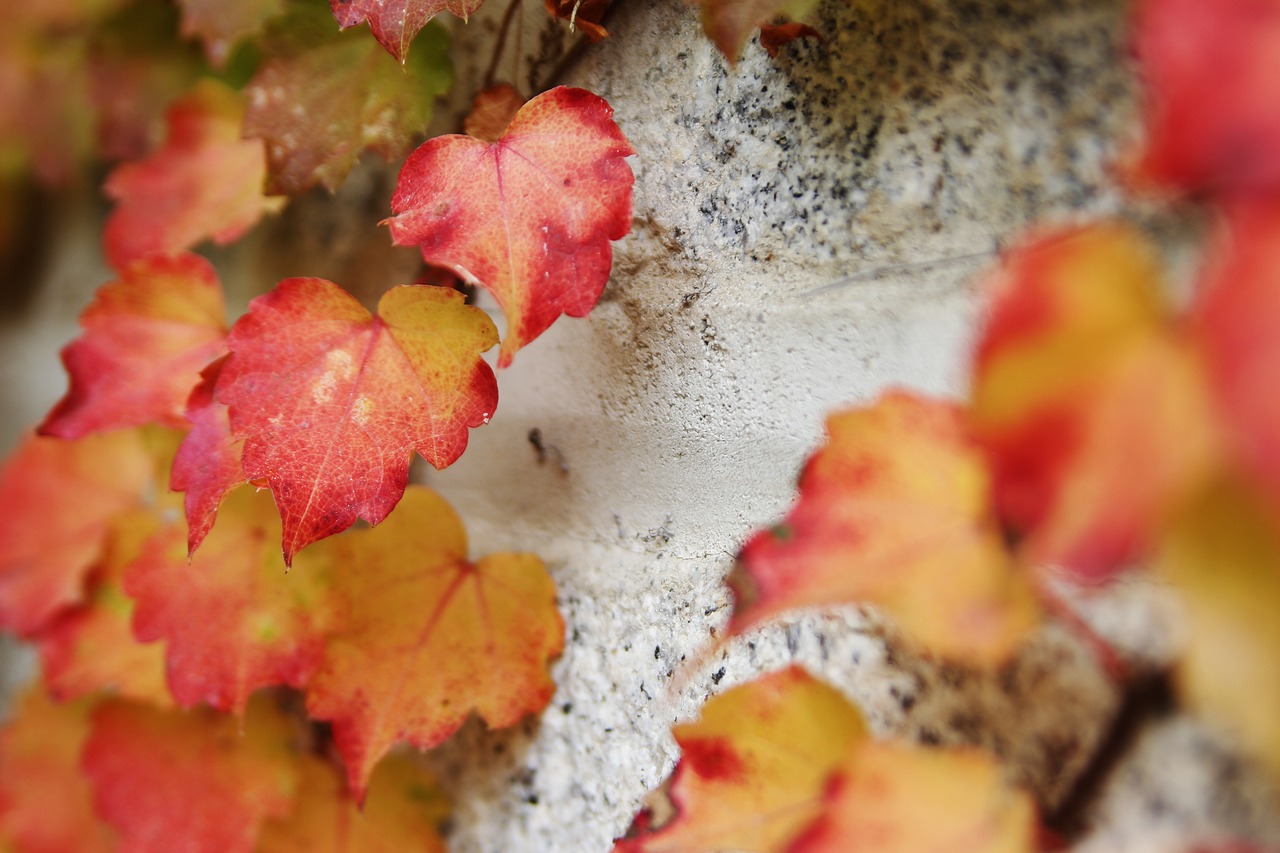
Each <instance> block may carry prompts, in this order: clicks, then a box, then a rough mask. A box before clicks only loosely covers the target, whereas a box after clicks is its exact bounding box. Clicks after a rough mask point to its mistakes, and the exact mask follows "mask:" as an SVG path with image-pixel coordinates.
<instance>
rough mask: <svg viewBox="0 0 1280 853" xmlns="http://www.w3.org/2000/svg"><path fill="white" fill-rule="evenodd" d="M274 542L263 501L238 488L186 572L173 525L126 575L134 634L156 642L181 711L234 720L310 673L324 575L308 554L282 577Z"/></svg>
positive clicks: (320, 624) (183, 548) (320, 626)
mask: <svg viewBox="0 0 1280 853" xmlns="http://www.w3.org/2000/svg"><path fill="white" fill-rule="evenodd" d="M279 541H280V524H279V521H278V519H277V516H276V512H275V508H274V507H273V506H272V503H271V497H270V496H269V495H267V494H264V493H256V492H254V490H252V489H241V490H239V491H237V492H234V493H233V494H231V495H230V496H229V497H228V498H227V501H226V503H225V504H224V505H223V509H222V512H221V514H220V516H219V519H218V525H217V526H216V527H215V528H214V530H213V532H212V533H211V534H210V535H209V538H208V539H207V540H206V541H205V543H204V547H202V548H201V549H200V551H199V552H198V553H197V554H195V556H194V557H192V559H191V560H190V562H189V563H188V560H187V536H186V531H185V529H184V528H183V526H182V525H181V524H174V525H168V526H167V527H165V528H164V529H161V530H159V531H157V532H156V534H155V535H154V536H152V537H151V538H150V539H149V540H148V541H147V542H146V544H145V545H143V547H142V551H141V554H140V555H139V557H138V559H137V560H135V561H134V562H133V563H132V564H131V565H130V566H129V567H128V569H127V571H126V574H125V581H124V584H125V590H126V591H127V592H128V593H129V595H130V596H132V597H133V598H134V600H135V601H136V602H137V607H136V610H135V612H134V617H133V625H134V632H135V634H136V635H137V638H138V640H140V641H141V642H144V643H150V642H155V641H157V640H164V641H165V648H166V651H165V659H166V661H167V662H168V673H169V679H168V680H169V689H170V690H171V691H172V693H173V696H174V698H175V699H177V700H178V702H179V704H181V705H183V706H184V707H188V708H189V707H192V706H194V705H196V704H199V703H201V702H204V703H207V704H209V705H211V706H213V707H214V708H217V709H219V710H222V711H230V712H234V713H236V714H242V713H243V712H244V709H245V704H246V703H247V702H248V700H249V695H250V694H251V693H253V691H254V690H256V689H257V688H259V687H269V686H274V685H289V686H291V687H301V686H302V685H303V684H304V683H305V682H306V679H307V678H308V677H309V676H310V675H311V673H312V672H313V671H314V670H315V668H316V667H317V666H318V665H319V663H320V656H321V653H322V651H323V636H324V632H325V631H326V630H327V629H328V627H329V623H330V621H331V619H332V612H331V607H330V604H329V588H330V584H331V581H330V579H329V573H330V572H331V571H332V570H333V566H332V565H331V563H330V561H329V560H328V559H327V557H326V555H325V554H323V553H321V552H318V551H316V552H309V553H307V554H304V555H302V556H301V557H300V558H299V560H298V562H297V565H296V566H295V570H294V571H292V572H288V573H286V572H285V567H284V563H283V562H282V561H281V559H280V549H279V548H278V547H277V543H278V542H279Z"/></svg>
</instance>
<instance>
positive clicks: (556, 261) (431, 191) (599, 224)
mask: <svg viewBox="0 0 1280 853" xmlns="http://www.w3.org/2000/svg"><path fill="white" fill-rule="evenodd" d="M612 116H613V110H612V109H611V108H610V107H609V105H608V103H606V102H605V101H604V100H603V99H602V98H600V97H597V96H596V95H593V94H591V93H590V92H587V91H585V90H583V89H571V88H566V87H559V88H556V89H552V90H550V91H549V92H544V93H542V94H541V95H539V96H537V97H536V98H534V99H533V100H531V101H529V102H528V103H527V104H525V105H524V106H523V107H522V108H521V109H520V111H519V112H518V113H516V116H515V118H514V119H513V120H512V121H511V124H510V125H509V126H508V127H507V129H506V132H505V133H504V134H503V135H502V137H501V138H500V139H497V140H496V141H494V142H491V143H490V142H484V141H482V140H479V139H475V138H473V137H470V136H461V135H451V136H439V137H436V138H435V139H430V140H428V141H427V142H426V143H424V144H423V145H422V146H421V147H420V148H418V150H417V151H415V152H414V153H413V154H412V155H410V157H409V159H408V161H407V162H406V163H405V165H404V168H403V169H402V170H401V172H400V179H399V183H398V184H397V186H396V192H395V196H394V197H393V198H392V200H391V207H392V209H393V210H394V212H395V213H396V215H395V216H394V217H392V218H391V219H389V220H387V222H388V224H389V225H390V227H391V235H392V238H393V240H394V241H395V242H396V244H397V245H401V246H418V247H419V248H421V250H422V257H423V258H424V259H425V260H426V261H427V263H429V264H435V265H437V266H444V267H448V268H449V269H452V270H453V271H455V272H456V273H458V274H459V275H460V276H462V277H463V278H465V279H467V280H469V281H474V282H477V283H479V284H480V285H482V286H483V287H485V288H486V289H487V290H489V291H490V292H491V293H492V294H493V295H494V298H495V299H497V301H498V304H500V305H501V306H502V310H503V312H504V313H505V314H506V317H507V334H506V337H505V338H504V339H503V341H502V352H501V354H500V356H499V358H498V366H499V367H505V366H507V365H509V364H510V363H511V360H512V358H513V357H514V356H515V353H516V351H517V350H518V349H520V347H522V346H524V345H525V344H527V343H528V342H529V341H531V340H533V339H534V338H536V337H537V336H538V335H540V334H541V333H542V332H543V331H545V330H546V329H547V327H548V326H550V325H551V324H552V322H554V321H555V319H556V318H557V317H559V316H560V315H561V314H568V315H569V316H571V317H585V316H586V315H587V314H588V313H589V312H590V311H591V309H592V308H593V307H594V306H595V304H596V301H597V300H599V298H600V294H601V292H603V290H604V286H605V283H606V282H607V281H608V279H609V270H610V267H611V266H612V263H613V249H612V246H611V244H610V241H611V240H619V239H621V238H622V237H623V236H625V235H626V234H627V232H628V231H629V230H630V229H631V185H632V182H633V180H634V178H633V176H632V174H631V168H630V167H629V166H628V165H627V163H626V160H625V159H624V158H625V157H627V156H629V155H630V154H632V153H634V152H633V151H632V149H631V145H630V144H629V143H628V142H627V140H626V138H625V137H624V136H623V135H622V131H620V130H619V129H618V126H617V125H616V124H614V123H613V118H612Z"/></svg>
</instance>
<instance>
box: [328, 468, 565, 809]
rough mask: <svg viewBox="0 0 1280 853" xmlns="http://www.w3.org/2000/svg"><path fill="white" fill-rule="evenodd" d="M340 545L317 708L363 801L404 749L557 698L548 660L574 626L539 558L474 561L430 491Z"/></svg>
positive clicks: (409, 496)
mask: <svg viewBox="0 0 1280 853" xmlns="http://www.w3.org/2000/svg"><path fill="white" fill-rule="evenodd" d="M334 547H335V548H338V549H339V556H338V557H337V558H336V559H338V560H339V561H340V562H341V563H342V565H343V567H344V568H343V571H341V572H340V573H337V574H336V575H335V583H336V585H337V590H338V595H339V596H340V597H341V606H342V608H343V612H344V615H345V622H344V623H343V624H340V625H339V627H338V629H337V632H336V633H335V635H334V636H332V637H331V638H330V639H329V642H328V647H327V648H326V650H325V660H324V663H323V665H322V666H321V669H320V671H319V672H317V673H316V675H315V676H314V677H313V678H312V679H311V682H310V683H309V684H308V686H307V709H308V711H309V712H310V714H311V716H312V717H314V718H316V719H320V720H330V721H332V722H333V733H334V740H335V742H336V743H337V746H338V749H339V751H340V752H341V753H342V756H343V759H344V760H345V761H346V765H347V777H348V780H349V784H350V786H351V789H352V790H353V791H355V792H356V793H357V796H358V797H359V796H360V795H361V794H362V792H363V791H364V788H365V784H366V782H367V780H368V778H369V773H370V771H371V770H372V769H373V766H374V764H375V763H376V762H377V761H378V759H379V758H380V757H381V756H382V755H383V754H384V753H385V752H386V751H387V750H388V749H389V748H390V747H391V746H392V745H394V744H396V743H399V742H402V741H407V742H409V743H412V744H414V745H415V746H417V747H419V748H421V749H428V748H430V747H433V746H435V745H436V744H438V743H441V742H442V741H444V740H445V739H446V738H448V737H449V736H450V735H452V734H453V733H454V732H455V731H456V730H457V729H458V727H459V726H461V725H462V723H463V722H464V721H465V720H466V718H467V716H468V715H469V714H470V713H471V712H472V711H473V710H474V711H475V712H476V713H477V714H479V715H480V717H481V718H483V719H484V720H485V722H486V723H488V724H489V725H490V726H493V727H495V728H500V727H504V726H510V725H514V724H515V723H516V722H518V721H519V720H520V719H521V718H522V717H524V716H525V715H526V714H529V713H532V712H534V711H538V710H541V709H542V708H543V707H544V706H545V705H546V703H547V702H548V701H549V700H550V699H551V695H552V693H553V692H554V691H555V685H554V684H553V683H552V682H551V677H550V675H549V674H548V672H547V663H548V661H549V660H550V659H551V658H553V657H555V656H556V655H558V654H560V651H561V650H562V648H563V646H564V622H563V620H562V619H561V618H560V614H559V612H558V611H557V610H556V605H555V588H554V586H553V584H552V582H551V578H550V577H548V575H547V573H546V570H545V569H544V568H543V567H542V563H541V561H540V560H538V558H537V557H534V556H533V555H531V554H494V555H491V556H489V557H486V558H484V559H483V560H480V561H479V562H478V563H476V564H474V565H473V564H471V563H469V562H467V559H466V555H467V545H466V534H465V533H464V531H463V529H462V525H461V523H460V522H459V521H458V518H457V516H456V515H454V513H453V510H452V509H450V507H449V506H448V504H446V503H445V502H444V501H443V500H442V499H441V498H440V497H438V496H437V495H435V494H434V493H432V492H430V491H428V490H426V489H423V488H420V487H414V488H411V489H410V490H409V491H407V492H406V493H405V498H404V506H402V507H401V508H400V511H399V512H397V513H396V514H395V515H393V516H391V517H390V518H389V519H388V520H387V522H386V523H385V524H383V525H382V526H381V527H379V528H377V529H375V530H367V531H358V532H356V533H352V534H348V535H347V536H344V537H343V538H342V539H339V540H334Z"/></svg>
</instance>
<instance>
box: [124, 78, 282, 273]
mask: <svg viewBox="0 0 1280 853" xmlns="http://www.w3.org/2000/svg"><path fill="white" fill-rule="evenodd" d="M243 117H244V105H243V104H242V102H241V97H240V95H239V94H238V93H236V92H234V91H233V90H232V89H230V88H228V87H227V86H225V85H223V84H222V83H218V82H216V81H214V80H211V79H205V80H202V81H201V82H200V83H198V84H197V85H196V88H195V89H193V90H192V91H191V93H190V94H188V95H187V96H185V97H183V98H182V99H180V100H178V101H176V102H175V103H174V104H173V106H171V107H170V108H169V112H168V123H169V136H168V138H167V139H166V140H165V143H164V145H163V146H162V147H161V148H160V149H159V150H157V151H156V152H154V153H153V154H151V155H150V156H149V157H147V158H146V159H144V160H141V161H139V162H137V163H130V164H125V165H123V166H120V167H118V168H117V169H116V170H115V171H114V172H112V173H111V175H110V176H109V177H108V178H107V182H106V184H105V185H104V186H103V190H104V191H105V192H106V194H107V195H108V196H110V197H111V198H113V199H115V200H116V201H117V202H118V204H117V206H116V209H115V210H114V211H112V213H111V215H110V216H109V217H108V218H107V225H106V230H105V232H104V235H103V246H104V248H105V250H106V253H107V260H108V261H109V262H110V263H111V265H112V266H113V267H115V268H116V269H123V268H124V266H125V265H127V264H128V263H130V262H131V261H135V260H138V259H139V258H142V257H144V256H146V255H149V254H153V253H158V254H176V253H177V252H180V251H182V250H184V249H189V248H191V247H192V246H194V245H196V244H197V243H199V242H200V241H202V240H206V239H212V240H213V241H214V242H216V243H220V244H222V243H230V242H232V241H234V240H237V239H239V238H240V236H241V235H242V234H244V233H245V232H246V231H248V230H249V228H251V227H252V226H253V225H254V224H255V223H256V222H257V221H258V219H259V218H261V216H262V214H263V213H264V212H266V211H271V210H277V209H279V207H280V204H281V200H280V199H273V198H267V197H266V196H264V195H263V193H262V185H263V181H264V180H265V178H266V156H265V154H264V153H263V150H262V143H261V142H257V141H253V140H245V139H241V138H240V133H241V124H242V120H243Z"/></svg>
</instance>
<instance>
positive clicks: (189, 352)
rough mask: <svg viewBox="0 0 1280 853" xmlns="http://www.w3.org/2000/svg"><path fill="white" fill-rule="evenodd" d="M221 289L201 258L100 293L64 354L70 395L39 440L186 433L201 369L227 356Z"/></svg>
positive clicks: (156, 260) (167, 261) (133, 270)
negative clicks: (157, 428) (150, 428)
mask: <svg viewBox="0 0 1280 853" xmlns="http://www.w3.org/2000/svg"><path fill="white" fill-rule="evenodd" d="M224 316H225V310H224V308H223V302H222V287H221V285H220V284H219V283H218V277H217V273H215V272H214V270H213V267H212V266H211V265H210V264H209V262H208V261H206V260H205V259H204V258H201V257H199V256H198V255H189V254H183V255H179V256H177V257H171V258H170V257H162V256H155V257H151V258H147V259H145V260H141V261H138V262H136V263H133V264H130V265H129V266H128V267H126V268H125V269H124V270H123V271H122V272H121V274H120V278H119V280H118V281H113V282H111V283H109V284H106V285H103V287H101V288H100V289H99V290H98V293H97V295H96V296H95V297H94V301H93V302H92V303H91V304H90V305H89V307H88V308H86V309H85V311H84V313H83V314H81V315H80V325H81V326H83V327H84V330H85V332H84V334H83V335H82V336H81V337H79V338H77V339H76V340H75V341H73V342H72V343H71V344H69V345H68V346H67V347H66V348H65V349H64V350H63V351H62V361H63V363H64V364H65V365H66V368H67V373H68V374H70V376H71V388H70V390H69V391H67V394H66V396H65V397H63V398H62V400H61V401H60V402H59V403H58V405H57V406H55V407H54V409H53V411H52V412H50V413H49V416H48V417H47V418H45V421H44V423H43V424H41V425H40V432H41V433H42V434H44V435H53V436H57V437H59V438H79V437H80V436H83V435H86V434H88V433H91V432H100V431H102V430H109V429H117V428H120V427H126V426H140V425H142V424H146V423H158V424H161V425H163V426H170V427H185V426H187V422H186V419H185V418H184V417H183V411H184V410H185V407H186V402H187V397H188V396H190V394H191V389H192V387H194V385H195V383H196V380H197V379H198V377H199V373H200V369H201V368H202V367H204V365H205V364H207V363H208V362H209V361H210V360H212V359H213V358H215V357H216V356H217V355H218V354H219V353H221V352H222V351H223V349H224V346H223V337H224V336H225V335H226V321H225V319H224Z"/></svg>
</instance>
